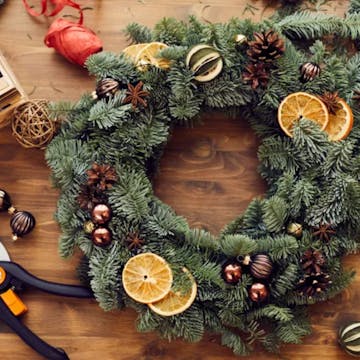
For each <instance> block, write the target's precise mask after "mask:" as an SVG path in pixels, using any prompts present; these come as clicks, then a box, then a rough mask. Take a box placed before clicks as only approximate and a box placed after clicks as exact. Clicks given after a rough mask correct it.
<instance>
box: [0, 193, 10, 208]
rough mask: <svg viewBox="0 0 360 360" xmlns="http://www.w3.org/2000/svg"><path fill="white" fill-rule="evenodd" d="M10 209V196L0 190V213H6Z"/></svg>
mask: <svg viewBox="0 0 360 360" xmlns="http://www.w3.org/2000/svg"><path fill="white" fill-rule="evenodd" d="M10 207H11V199H10V195H9V194H8V193H7V192H6V191H5V190H2V189H0V211H8V209H9V208H10Z"/></svg>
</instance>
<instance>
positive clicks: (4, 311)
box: [0, 241, 94, 360]
mask: <svg viewBox="0 0 360 360" xmlns="http://www.w3.org/2000/svg"><path fill="white" fill-rule="evenodd" d="M23 285H28V286H31V287H35V288H37V289H40V290H42V291H44V292H47V293H50V294H54V295H60V296H67V297H76V298H93V297H94V294H93V293H92V291H91V290H90V289H88V288H86V287H83V286H77V285H66V284H58V283H54V282H49V281H46V280H42V279H39V278H37V277H36V276H34V275H32V274H30V273H29V272H28V271H26V270H25V269H24V268H23V267H21V266H20V265H19V264H17V263H15V262H12V261H11V260H10V256H9V254H8V252H7V250H6V248H5V246H4V245H3V244H2V243H1V241H0V320H2V321H4V322H5V323H6V324H7V325H8V326H9V327H10V328H11V329H12V330H13V331H14V332H16V333H17V335H18V336H20V338H21V339H22V340H23V341H24V342H25V343H26V344H27V345H29V346H30V347H32V348H33V349H34V350H35V351H37V352H38V353H39V354H41V355H43V356H44V357H45V358H46V359H49V360H69V357H68V355H67V354H66V353H65V351H64V350H63V349H61V348H56V347H53V346H51V345H49V344H48V343H46V342H45V341H44V340H42V339H41V338H39V337H38V336H37V335H36V334H34V333H33V332H32V331H31V330H30V329H29V328H28V327H26V326H25V325H24V324H23V323H22V322H21V321H20V320H19V318H18V316H20V315H22V314H24V313H25V312H26V311H27V307H26V305H25V304H24V303H23V302H22V301H21V299H20V298H19V296H18V295H17V293H16V292H17V291H19V290H22V289H23Z"/></svg>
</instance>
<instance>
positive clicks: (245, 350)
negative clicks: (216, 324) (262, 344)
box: [221, 330, 250, 356]
mask: <svg viewBox="0 0 360 360" xmlns="http://www.w3.org/2000/svg"><path fill="white" fill-rule="evenodd" d="M221 345H225V346H228V347H229V348H230V349H232V350H233V352H234V354H236V355H241V356H246V355H248V354H249V352H250V348H249V347H248V346H247V345H246V343H245V342H244V341H243V340H242V339H241V337H240V336H239V335H236V334H234V333H233V332H231V331H230V330H223V331H222V336H221Z"/></svg>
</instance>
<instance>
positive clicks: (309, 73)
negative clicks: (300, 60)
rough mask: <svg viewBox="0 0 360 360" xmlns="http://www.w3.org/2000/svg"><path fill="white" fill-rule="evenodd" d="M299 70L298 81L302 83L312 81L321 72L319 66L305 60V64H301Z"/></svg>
mask: <svg viewBox="0 0 360 360" xmlns="http://www.w3.org/2000/svg"><path fill="white" fill-rule="evenodd" d="M299 70H300V81H301V82H302V83H306V82H308V81H313V80H314V79H315V78H316V77H317V76H319V75H320V73H321V68H320V66H319V65H318V64H315V63H313V62H307V63H305V64H302V65H301V66H300V68H299Z"/></svg>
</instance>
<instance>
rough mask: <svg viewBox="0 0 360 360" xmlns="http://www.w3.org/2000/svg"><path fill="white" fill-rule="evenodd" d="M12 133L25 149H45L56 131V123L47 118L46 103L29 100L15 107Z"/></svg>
mask: <svg viewBox="0 0 360 360" xmlns="http://www.w3.org/2000/svg"><path fill="white" fill-rule="evenodd" d="M12 131H13V135H14V136H15V138H16V140H17V141H18V142H19V143H20V144H21V145H22V146H24V147H25V148H45V145H47V144H48V143H49V142H50V140H51V139H52V138H53V136H54V134H55V131H56V121H54V120H52V119H50V117H49V110H48V101H47V100H29V101H25V102H24V103H22V104H20V105H19V106H17V107H16V108H15V110H14V113H13V118H12Z"/></svg>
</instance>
